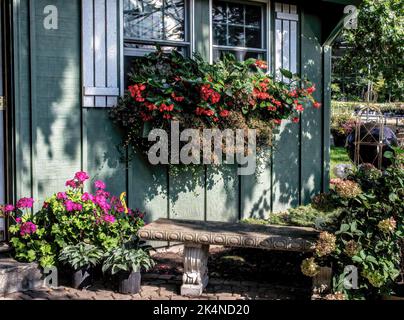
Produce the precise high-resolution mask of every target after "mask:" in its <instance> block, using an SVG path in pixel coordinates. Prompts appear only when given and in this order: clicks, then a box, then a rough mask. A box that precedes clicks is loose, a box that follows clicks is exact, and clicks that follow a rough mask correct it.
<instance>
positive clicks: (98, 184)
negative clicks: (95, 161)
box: [94, 180, 107, 190]
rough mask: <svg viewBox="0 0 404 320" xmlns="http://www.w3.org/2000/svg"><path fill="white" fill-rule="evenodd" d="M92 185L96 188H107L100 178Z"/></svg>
mask: <svg viewBox="0 0 404 320" xmlns="http://www.w3.org/2000/svg"><path fill="white" fill-rule="evenodd" d="M94 185H95V187H96V188H97V189H102V190H105V189H106V188H107V185H106V184H105V183H104V182H103V181H101V180H98V181H96V182H95V184H94Z"/></svg>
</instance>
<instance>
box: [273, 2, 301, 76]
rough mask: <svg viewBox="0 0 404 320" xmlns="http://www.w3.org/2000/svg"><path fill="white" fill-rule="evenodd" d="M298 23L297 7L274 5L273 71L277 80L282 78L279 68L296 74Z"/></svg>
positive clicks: (283, 4)
mask: <svg viewBox="0 0 404 320" xmlns="http://www.w3.org/2000/svg"><path fill="white" fill-rule="evenodd" d="M298 21H299V15H298V13H297V6H295V5H290V4H286V3H279V2H276V3H275V70H276V75H277V77H278V79H281V78H282V76H281V75H280V72H279V69H281V68H282V69H286V70H289V71H291V72H292V73H297V59H298V53H297V40H298V28H297V27H298ZM283 80H284V81H287V79H283Z"/></svg>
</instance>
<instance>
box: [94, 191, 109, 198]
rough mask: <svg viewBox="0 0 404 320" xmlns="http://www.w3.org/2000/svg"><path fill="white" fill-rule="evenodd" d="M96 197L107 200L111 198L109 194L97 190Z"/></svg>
mask: <svg viewBox="0 0 404 320" xmlns="http://www.w3.org/2000/svg"><path fill="white" fill-rule="evenodd" d="M96 195H97V196H101V197H104V198H106V199H108V198H109V197H110V196H111V194H110V193H109V192H107V191H104V190H102V189H99V190H97V192H96Z"/></svg>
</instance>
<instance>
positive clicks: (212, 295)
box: [0, 274, 310, 300]
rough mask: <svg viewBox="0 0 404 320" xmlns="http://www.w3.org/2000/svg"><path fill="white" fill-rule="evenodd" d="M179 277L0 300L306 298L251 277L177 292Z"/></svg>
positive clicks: (298, 291) (29, 293)
mask: <svg viewBox="0 0 404 320" xmlns="http://www.w3.org/2000/svg"><path fill="white" fill-rule="evenodd" d="M180 286H181V277H179V276H176V277H175V276H168V275H163V276H161V275H151V274H145V275H144V276H143V280H142V291H141V292H140V294H135V295H122V294H119V293H116V292H114V291H112V290H110V289H108V288H105V287H104V286H103V285H101V284H95V285H94V286H93V287H91V288H88V289H87V290H75V289H72V288H67V287H60V288H57V289H41V290H36V291H27V292H21V293H13V294H9V295H6V296H5V297H0V300H256V299H258V300H308V299H310V297H309V292H308V291H307V290H304V289H301V288H299V289H297V288H290V287H281V286H273V285H271V284H266V283H256V282H250V281H242V282H240V281H229V280H220V279H211V280H210V282H209V286H208V288H207V290H206V293H204V295H203V296H201V297H198V298H189V297H182V296H180V295H179V292H180Z"/></svg>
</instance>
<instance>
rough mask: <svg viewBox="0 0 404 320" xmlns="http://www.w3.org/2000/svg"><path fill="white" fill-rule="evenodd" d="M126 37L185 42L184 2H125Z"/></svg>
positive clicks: (152, 0)
mask: <svg viewBox="0 0 404 320" xmlns="http://www.w3.org/2000/svg"><path fill="white" fill-rule="evenodd" d="M124 36H125V37H129V38H139V39H152V40H177V41H184V40H185V10H184V0H124Z"/></svg>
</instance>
